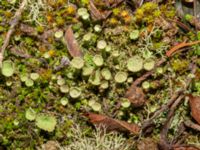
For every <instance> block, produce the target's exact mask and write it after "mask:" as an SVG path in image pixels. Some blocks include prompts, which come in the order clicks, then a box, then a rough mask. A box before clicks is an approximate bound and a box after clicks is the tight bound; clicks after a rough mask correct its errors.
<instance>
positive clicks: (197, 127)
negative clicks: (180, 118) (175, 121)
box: [184, 120, 200, 131]
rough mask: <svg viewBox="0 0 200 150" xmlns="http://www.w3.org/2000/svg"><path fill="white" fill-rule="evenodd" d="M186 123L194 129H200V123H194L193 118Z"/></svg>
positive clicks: (185, 123)
mask: <svg viewBox="0 0 200 150" xmlns="http://www.w3.org/2000/svg"><path fill="white" fill-rule="evenodd" d="M184 125H185V126H187V127H189V128H192V129H194V130H197V131H200V125H198V124H196V123H193V122H192V121H191V120H187V121H185V122H184Z"/></svg>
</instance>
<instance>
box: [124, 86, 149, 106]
mask: <svg viewBox="0 0 200 150" xmlns="http://www.w3.org/2000/svg"><path fill="white" fill-rule="evenodd" d="M125 97H126V98H128V99H129V101H130V102H131V103H132V104H133V105H134V106H135V107H140V106H142V105H144V103H145V95H144V93H143V90H142V89H141V88H139V87H137V86H135V85H134V84H132V85H131V87H130V88H129V89H128V91H127V92H126V94H125Z"/></svg>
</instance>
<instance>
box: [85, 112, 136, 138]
mask: <svg viewBox="0 0 200 150" xmlns="http://www.w3.org/2000/svg"><path fill="white" fill-rule="evenodd" d="M84 116H86V117H87V118H89V119H90V122H91V123H93V124H95V125H97V126H101V125H103V126H105V127H106V129H107V131H120V132H131V133H133V134H139V131H140V127H139V126H138V125H136V124H130V123H127V122H125V121H121V120H117V119H112V118H110V117H108V116H105V115H99V114H95V113H86V114H84Z"/></svg>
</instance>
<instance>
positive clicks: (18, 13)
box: [0, 0, 27, 67]
mask: <svg viewBox="0 0 200 150" xmlns="http://www.w3.org/2000/svg"><path fill="white" fill-rule="evenodd" d="M26 5H27V0H23V1H22V3H21V5H20V7H19V9H18V10H17V11H16V12H15V15H14V17H13V18H14V19H13V20H12V21H11V22H10V24H11V25H10V29H9V30H8V32H7V34H6V38H5V41H4V43H3V45H2V47H1V49H0V67H1V66H2V61H3V57H4V51H5V49H6V48H7V46H8V44H9V42H10V37H11V35H12V34H13V32H14V30H15V27H16V26H17V25H18V23H19V20H20V19H21V16H22V12H23V11H24V9H25V6H26Z"/></svg>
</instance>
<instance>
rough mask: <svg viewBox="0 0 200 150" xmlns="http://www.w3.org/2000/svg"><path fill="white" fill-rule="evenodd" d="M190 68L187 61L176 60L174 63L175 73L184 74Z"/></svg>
mask: <svg viewBox="0 0 200 150" xmlns="http://www.w3.org/2000/svg"><path fill="white" fill-rule="evenodd" d="M188 66H189V62H188V61H187V60H180V59H175V60H173V61H172V68H173V69H174V71H175V72H179V73H184V72H185V71H186V70H187V69H188Z"/></svg>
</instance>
